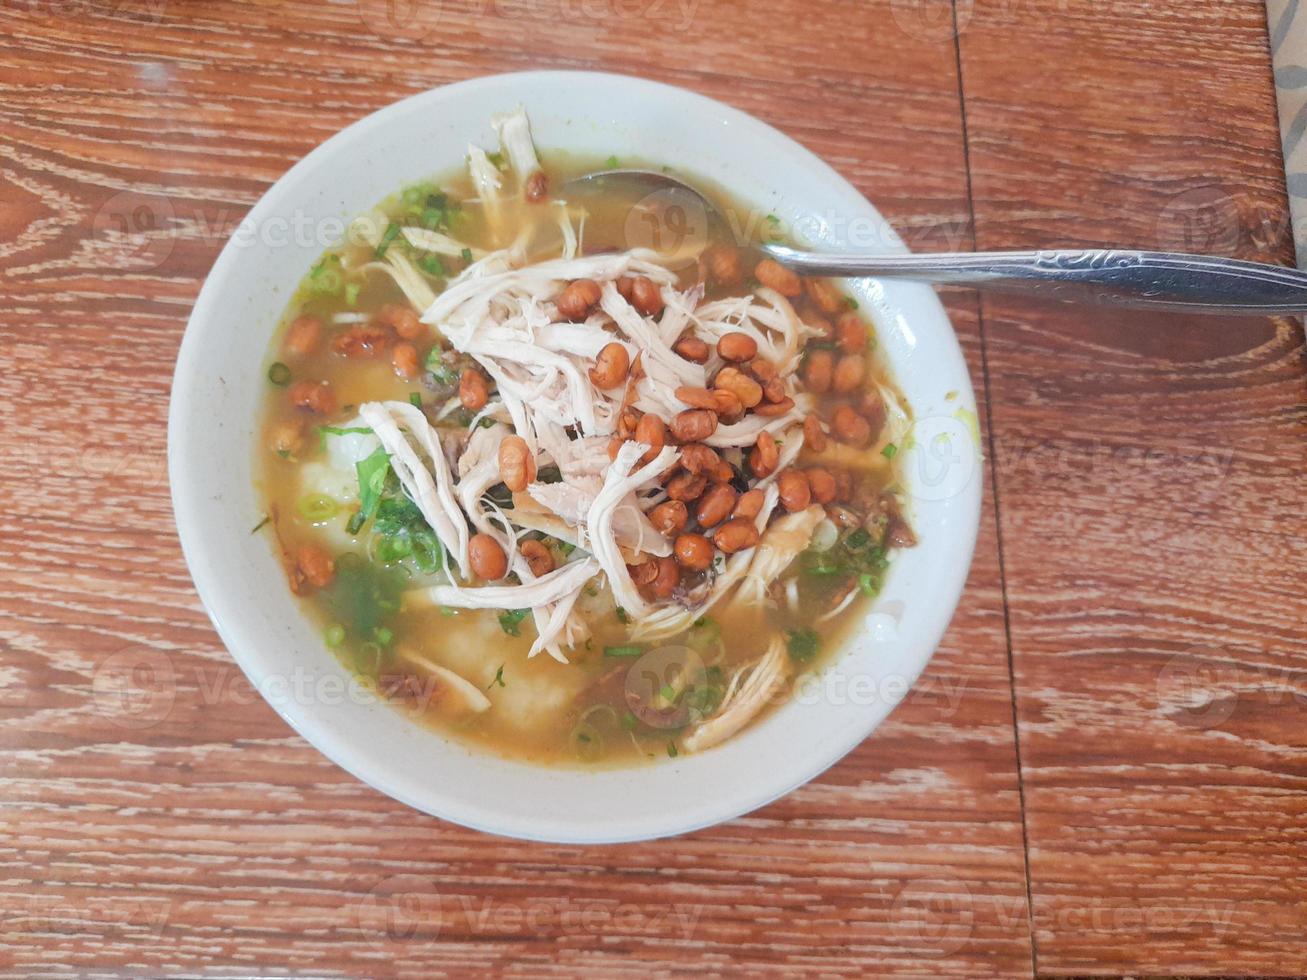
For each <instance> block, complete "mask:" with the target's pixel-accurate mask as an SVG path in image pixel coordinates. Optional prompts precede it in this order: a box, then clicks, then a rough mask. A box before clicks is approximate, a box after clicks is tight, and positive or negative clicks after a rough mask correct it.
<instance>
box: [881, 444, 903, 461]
mask: <svg viewBox="0 0 1307 980" xmlns="http://www.w3.org/2000/svg"><path fill="white" fill-rule="evenodd" d="M898 452H899V447H898V446H896V445H894V443H892V442H887V443H885V448H884V449H882V450H881V451H880V454H881V455H882V456H884V457H885V458H886V459H893V458H894V457H895V456H897V455H898Z"/></svg>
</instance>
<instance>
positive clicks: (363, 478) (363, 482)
mask: <svg viewBox="0 0 1307 980" xmlns="http://www.w3.org/2000/svg"><path fill="white" fill-rule="evenodd" d="M354 469H355V471H357V473H358V478H359V509H358V510H357V511H355V512H354V516H353V517H351V518H350V519H349V524H348V525H347V526H346V528H345V530H347V531H348V532H349V533H350V534H358V533H359V531H361V530H363V525H364V524H366V523H367V522H368V521H370V520H372V518H373V517H375V516H376V513H377V508H378V507H380V506H381V494H382V491H383V490H384V489H385V486H386V477H387V476H389V475H390V456H389V454H388V453H387V452H386V449H385V447H384V446H378V447H377V448H376V449H375V450H373V452H372V455H371V456H369V457H367V459H361V460H359V461H358V462H357V463H355V464H354Z"/></svg>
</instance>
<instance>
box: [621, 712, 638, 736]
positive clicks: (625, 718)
mask: <svg viewBox="0 0 1307 980" xmlns="http://www.w3.org/2000/svg"><path fill="white" fill-rule="evenodd" d="M639 721H640V719H638V718H636V717H635V714H634V712H631V711H628V712H626V713H625V714H623V715H622V727H623V728H625V729H626V730H627V731H628V732H632V731H635V726H636V725H637V724H639Z"/></svg>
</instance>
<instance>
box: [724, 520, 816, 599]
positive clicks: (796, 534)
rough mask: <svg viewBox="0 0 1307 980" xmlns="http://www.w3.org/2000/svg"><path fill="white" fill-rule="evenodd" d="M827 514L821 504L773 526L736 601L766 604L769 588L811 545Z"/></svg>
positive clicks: (754, 556) (755, 554)
mask: <svg viewBox="0 0 1307 980" xmlns="http://www.w3.org/2000/svg"><path fill="white" fill-rule="evenodd" d="M825 516H826V512H825V511H824V510H823V509H822V508H821V507H820V506H819V505H817V504H813V505H812V506H811V507H809V508H808V509H807V510H801V511H798V512H796V513H794V514H786V515H785V516H784V517H782V518H780V519H779V520H777V521H776V523H775V524H773V525H772V526H771V527H769V528H768V529H767V531H766V533H765V534H763V536H762V540H761V541H759V542H758V547H757V548H756V549H755V551H754V555H753V561H752V562H750V564H749V570H748V572H747V573H745V575H744V578H743V581H741V582H740V587H739V589H738V590H737V591H736V593H735V597H734V599H732V600H731V601H732V602H735V603H741V604H744V605H752V606H754V607H756V608H762V605H763V603H765V602H766V600H767V590H768V588H770V587H771V585H772V583H773V582H775V581H776V580H777V578H779V577H780V574H781V572H783V571H785V569H787V568H789V567H790V563H791V562H792V561H794V559H795V558H798V557H799V552H801V551H803V549H804V548H806V547H808V542H809V541H811V540H812V532H813V529H814V528H816V526H817V524H818V523H819V522H820V521H821V520H822V518H824V517H825Z"/></svg>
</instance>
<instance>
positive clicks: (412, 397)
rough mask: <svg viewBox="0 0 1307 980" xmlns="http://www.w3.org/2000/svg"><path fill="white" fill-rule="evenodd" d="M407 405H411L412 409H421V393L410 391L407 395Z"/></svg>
mask: <svg viewBox="0 0 1307 980" xmlns="http://www.w3.org/2000/svg"><path fill="white" fill-rule="evenodd" d="M408 403H409V404H410V405H412V406H413V407H414V408H421V407H422V393H421V392H418V391H410V392H409V393H408Z"/></svg>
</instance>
